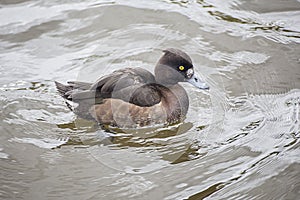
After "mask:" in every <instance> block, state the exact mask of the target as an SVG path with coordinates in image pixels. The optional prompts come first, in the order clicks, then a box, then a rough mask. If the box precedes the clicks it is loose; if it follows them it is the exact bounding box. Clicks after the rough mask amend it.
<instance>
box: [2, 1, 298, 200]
mask: <svg viewBox="0 0 300 200" xmlns="http://www.w3.org/2000/svg"><path fill="white" fill-rule="evenodd" d="M0 6H1V9H0V30H1V32H0V44H1V45H0V60H1V64H0V106H1V114H0V118H1V120H0V123H1V124H0V131H1V135H0V138H1V140H0V166H1V175H0V176H1V177H0V185H1V188H0V197H1V199H172V200H173V199H189V200H196V199H203V198H205V199H297V197H299V195H300V183H299V182H300V181H299V180H300V173H299V172H300V165H299V163H300V158H299V154H300V150H299V144H300V143H299V129H300V116H299V114H300V108H299V107H300V56H299V55H300V46H299V43H300V22H299V18H300V2H299V1H296V0H288V1H275V0H271V1H268V2H261V1H254V0H250V1H244V0H230V1H226V2H219V1H214V0H206V1H204V0H197V1H178V0H154V1H146V0H144V1H127V2H126V1H118V0H116V1H105V0H102V1H93V0H90V1H84V2H82V1H67V0H64V1H42V0H41V1H32V0H13V1H8V0H7V1H1V2H0ZM168 47H175V48H179V49H182V50H184V51H186V52H187V53H188V54H189V55H190V56H191V57H192V59H193V62H194V64H195V68H196V70H197V71H199V72H200V73H201V75H202V77H203V78H204V79H205V80H206V81H207V82H208V83H209V84H210V86H211V90H210V91H209V92H202V91H197V90H196V89H194V88H192V86H189V85H186V84H185V87H186V88H187V91H188V93H189V97H190V104H191V106H190V109H189V112H188V115H187V119H186V120H185V122H184V123H182V124H179V125H175V126H171V127H168V128H158V129H157V128H149V129H145V130H139V131H136V130H122V131H121V132H123V133H118V134H112V133H109V132H107V131H105V130H103V129H101V128H100V127H98V126H97V125H95V124H93V123H91V122H87V121H84V120H81V119H77V118H76V116H74V115H73V114H72V113H71V112H70V111H69V110H68V108H67V107H66V105H65V103H64V101H63V99H62V98H60V96H59V95H58V93H57V92H56V90H55V86H54V81H55V80H56V81H61V82H66V81H68V80H83V81H89V82H92V81H94V80H96V79H97V78H98V77H99V76H102V75H104V74H107V73H110V72H112V71H113V70H115V69H120V68H122V67H124V66H131V67H134V66H139V67H143V68H145V69H148V70H149V71H152V72H153V69H154V65H155V63H156V61H157V59H158V58H159V57H160V55H161V50H162V49H165V48H168ZM116 131H117V132H120V130H116Z"/></svg>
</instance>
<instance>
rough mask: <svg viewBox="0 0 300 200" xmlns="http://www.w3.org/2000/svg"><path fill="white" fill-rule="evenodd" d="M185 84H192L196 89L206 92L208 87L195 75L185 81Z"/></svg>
mask: <svg viewBox="0 0 300 200" xmlns="http://www.w3.org/2000/svg"><path fill="white" fill-rule="evenodd" d="M186 82H188V83H190V84H192V85H193V86H195V87H196V88H199V89H202V90H208V89H209V86H208V85H207V83H205V82H204V81H202V80H201V79H200V78H199V75H197V74H193V76H192V77H191V78H189V79H186Z"/></svg>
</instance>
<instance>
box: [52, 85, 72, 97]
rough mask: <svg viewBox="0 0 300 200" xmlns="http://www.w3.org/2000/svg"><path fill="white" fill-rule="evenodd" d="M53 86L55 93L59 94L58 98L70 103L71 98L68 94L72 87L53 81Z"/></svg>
mask: <svg viewBox="0 0 300 200" xmlns="http://www.w3.org/2000/svg"><path fill="white" fill-rule="evenodd" d="M55 85H56V88H57V91H58V92H59V94H60V96H62V97H63V98H64V99H66V100H70V101H72V96H71V95H70V94H69V93H70V91H72V90H73V87H72V86H71V85H64V84H62V83H59V82H57V81H55Z"/></svg>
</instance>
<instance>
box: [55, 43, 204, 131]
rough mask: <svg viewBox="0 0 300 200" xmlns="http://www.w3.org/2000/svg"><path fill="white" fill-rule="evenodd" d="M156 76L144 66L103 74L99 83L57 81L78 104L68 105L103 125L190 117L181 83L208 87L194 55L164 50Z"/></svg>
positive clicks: (138, 124) (126, 125)
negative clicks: (63, 82)
mask: <svg viewBox="0 0 300 200" xmlns="http://www.w3.org/2000/svg"><path fill="white" fill-rule="evenodd" d="M163 52H164V55H163V56H162V57H161V58H160V59H159V61H158V63H157V65H156V67H155V76H153V74H151V73H150V72H149V71H147V70H145V69H142V68H125V69H120V70H116V71H114V72H113V73H111V74H109V75H106V76H103V77H101V78H100V79H98V80H97V81H96V82H95V83H93V84H92V83H85V82H75V81H70V82H68V84H67V85H63V84H61V83H58V82H55V84H56V87H57V89H58V91H59V93H60V95H61V96H62V97H63V98H64V99H66V100H69V101H72V102H75V103H77V104H78V106H77V107H75V108H72V107H71V106H70V104H68V103H67V105H68V107H69V108H70V109H71V110H72V111H74V113H75V114H77V115H78V116H79V117H81V118H85V119H90V120H96V121H97V122H99V123H100V124H103V125H111V126H116V127H119V128H134V127H142V126H148V125H154V124H165V125H168V124H173V123H178V122H180V121H182V120H183V119H184V117H185V116H186V113H187V110H188V107H189V100H188V96H187V93H186V91H185V89H184V88H183V87H182V86H180V85H179V84H178V82H189V83H191V84H192V85H194V86H195V87H197V88H199V89H208V88H209V87H208V86H207V84H206V83H204V82H202V81H201V79H199V78H198V77H197V76H196V74H195V73H194V67H193V64H192V60H191V58H190V57H189V56H188V55H187V54H186V53H185V52H183V51H181V50H179V49H174V48H169V49H166V50H164V51H163Z"/></svg>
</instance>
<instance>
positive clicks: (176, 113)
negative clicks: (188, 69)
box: [163, 84, 189, 123]
mask: <svg viewBox="0 0 300 200" xmlns="http://www.w3.org/2000/svg"><path fill="white" fill-rule="evenodd" d="M163 103H164V104H165V107H166V108H167V115H168V121H169V122H171V123H174V122H177V121H178V119H180V120H182V119H183V117H184V116H185V115H186V113H187V111H188V108H189V99H188V95H187V93H186V91H185V89H184V88H183V87H182V86H181V85H179V84H175V85H172V86H169V87H167V91H166V92H164V96H163Z"/></svg>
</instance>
